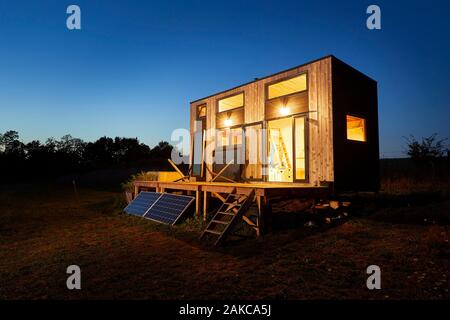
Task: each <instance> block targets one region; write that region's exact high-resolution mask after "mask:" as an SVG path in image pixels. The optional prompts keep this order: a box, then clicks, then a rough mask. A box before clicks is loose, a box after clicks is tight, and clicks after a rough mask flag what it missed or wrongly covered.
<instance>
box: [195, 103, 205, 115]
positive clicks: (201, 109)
mask: <svg viewBox="0 0 450 320" xmlns="http://www.w3.org/2000/svg"><path fill="white" fill-rule="evenodd" d="M197 117H198V118H203V117H206V104H202V105H201V106H198V107H197Z"/></svg>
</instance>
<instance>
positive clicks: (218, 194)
mask: <svg viewBox="0 0 450 320" xmlns="http://www.w3.org/2000/svg"><path fill="white" fill-rule="evenodd" d="M212 195H213V196H215V197H216V198H218V199H219V200H220V201H222V202H225V198H224V197H222V196H221V195H220V193H217V192H212Z"/></svg>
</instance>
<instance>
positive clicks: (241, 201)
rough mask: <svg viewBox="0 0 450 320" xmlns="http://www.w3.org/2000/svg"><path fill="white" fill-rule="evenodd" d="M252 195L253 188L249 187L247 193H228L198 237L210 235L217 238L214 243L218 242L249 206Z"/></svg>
mask: <svg viewBox="0 0 450 320" xmlns="http://www.w3.org/2000/svg"><path fill="white" fill-rule="evenodd" d="M254 197H255V190H254V189H251V191H250V192H249V194H247V195H244V194H236V193H230V194H228V196H227V197H226V198H225V201H224V202H223V203H222V205H221V206H220V208H219V210H217V212H216V214H215V215H214V217H213V218H212V219H211V221H210V222H209V223H208V225H207V226H206V228H205V230H203V232H202V234H201V236H200V239H203V238H204V237H205V236H206V235H211V236H214V237H216V238H217V239H216V241H215V242H214V245H215V246H217V245H218V244H220V243H221V242H222V241H223V240H224V239H225V237H226V236H227V235H228V234H229V233H230V231H231V230H232V228H233V226H234V225H235V224H236V223H237V222H238V221H239V220H240V219H241V218H242V216H243V215H244V213H245V212H246V211H247V210H248V208H249V207H250V206H251V204H252V202H253V200H254Z"/></svg>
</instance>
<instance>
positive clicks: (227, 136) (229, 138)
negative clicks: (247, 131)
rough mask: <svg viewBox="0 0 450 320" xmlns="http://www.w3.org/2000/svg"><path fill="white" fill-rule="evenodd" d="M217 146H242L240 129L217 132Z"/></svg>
mask: <svg viewBox="0 0 450 320" xmlns="http://www.w3.org/2000/svg"><path fill="white" fill-rule="evenodd" d="M216 132H217V146H218V147H226V146H235V145H240V144H242V128H232V129H228V128H227V129H220V130H217V131H216Z"/></svg>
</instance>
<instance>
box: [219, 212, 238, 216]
mask: <svg viewBox="0 0 450 320" xmlns="http://www.w3.org/2000/svg"><path fill="white" fill-rule="evenodd" d="M217 213H220V214H226V215H227V216H234V215H235V213H229V212H223V211H218V212H217Z"/></svg>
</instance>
